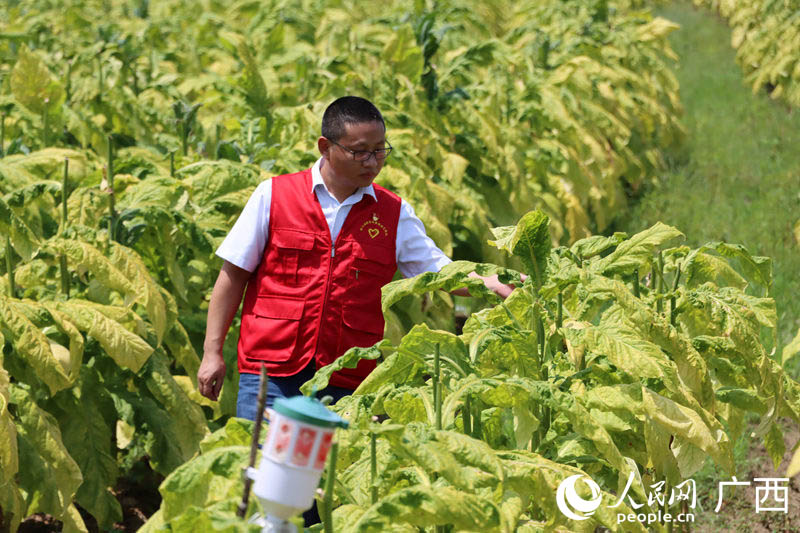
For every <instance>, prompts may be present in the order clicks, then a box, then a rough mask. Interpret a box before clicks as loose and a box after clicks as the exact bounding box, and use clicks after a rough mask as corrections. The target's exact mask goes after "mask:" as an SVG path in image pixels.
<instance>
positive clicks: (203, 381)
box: [197, 353, 225, 401]
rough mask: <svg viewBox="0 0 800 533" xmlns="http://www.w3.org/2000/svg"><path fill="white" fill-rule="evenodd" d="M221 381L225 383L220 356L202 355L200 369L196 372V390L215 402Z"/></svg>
mask: <svg viewBox="0 0 800 533" xmlns="http://www.w3.org/2000/svg"><path fill="white" fill-rule="evenodd" d="M223 381H225V360H224V359H223V358H222V354H214V355H212V354H209V353H206V354H204V355H203V361H202V362H201V363H200V369H199V370H198V371H197V388H198V389H199V390H200V394H202V395H203V396H205V397H206V398H208V399H209V400H214V401H217V398H219V391H220V389H222V382H223Z"/></svg>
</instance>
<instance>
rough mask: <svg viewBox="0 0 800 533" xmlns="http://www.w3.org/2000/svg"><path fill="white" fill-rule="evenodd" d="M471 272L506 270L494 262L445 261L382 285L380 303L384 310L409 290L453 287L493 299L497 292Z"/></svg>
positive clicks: (419, 290)
mask: <svg viewBox="0 0 800 533" xmlns="http://www.w3.org/2000/svg"><path fill="white" fill-rule="evenodd" d="M471 272H476V273H478V274H480V275H482V276H490V275H492V274H503V273H505V274H507V273H508V271H507V270H506V269H503V268H500V267H496V266H494V265H484V264H480V263H471V262H469V261H453V262H452V263H450V264H448V265H445V266H444V267H443V268H442V269H441V270H440V271H439V272H425V273H423V274H420V275H418V276H415V277H413V278H408V279H402V280H397V281H393V282H391V283H389V284H387V285H384V286H383V289H382V290H381V292H382V296H381V306H382V307H383V310H384V311H386V310H387V309H389V308H390V307H391V306H392V305H394V304H395V303H397V302H398V301H400V300H401V299H402V298H404V297H406V296H409V295H411V294H417V295H418V294H425V293H426V292H431V291H435V290H443V291H453V290H456V289H460V288H461V287H467V288H468V289H469V291H470V294H472V295H473V296H483V297H485V298H487V299H489V301H491V302H496V301H497V296H495V294H494V293H493V292H491V291H490V290H489V289H487V288H486V285H484V283H483V282H482V281H481V280H479V279H477V278H471V277H469V274H470V273H471Z"/></svg>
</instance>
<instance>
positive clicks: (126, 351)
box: [44, 300, 153, 372]
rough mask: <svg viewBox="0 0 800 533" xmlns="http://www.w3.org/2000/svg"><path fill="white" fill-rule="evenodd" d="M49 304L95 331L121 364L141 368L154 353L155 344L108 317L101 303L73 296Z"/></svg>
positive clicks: (83, 329) (89, 332)
mask: <svg viewBox="0 0 800 533" xmlns="http://www.w3.org/2000/svg"><path fill="white" fill-rule="evenodd" d="M44 305H45V307H47V308H51V307H52V308H55V310H56V311H60V312H61V313H63V314H65V315H66V316H68V317H69V318H70V319H71V320H72V321H73V322H74V323H75V325H76V326H77V327H78V329H80V330H81V331H84V332H86V333H87V334H88V335H91V336H92V337H94V338H95V339H97V342H99V343H100V346H102V347H103V350H104V351H105V352H106V353H107V354H108V355H109V356H110V357H111V358H112V359H114V361H116V363H117V364H118V365H119V366H122V367H126V368H130V369H131V370H133V371H134V372H138V371H139V369H140V368H141V367H142V365H143V364H144V363H145V362H146V361H147V359H148V358H149V357H150V354H152V353H153V347H152V346H150V345H149V344H147V343H146V342H145V341H144V340H143V339H142V338H141V337H139V336H138V335H136V334H135V333H132V332H131V331H128V330H127V329H125V328H124V327H123V326H122V325H121V324H120V323H119V322H117V321H115V320H112V319H110V318H108V317H106V316H105V315H104V314H103V313H101V312H100V310H99V307H98V306H97V304H93V303H92V302H83V301H80V300H70V301H68V302H52V303H51V302H48V303H46V304H44Z"/></svg>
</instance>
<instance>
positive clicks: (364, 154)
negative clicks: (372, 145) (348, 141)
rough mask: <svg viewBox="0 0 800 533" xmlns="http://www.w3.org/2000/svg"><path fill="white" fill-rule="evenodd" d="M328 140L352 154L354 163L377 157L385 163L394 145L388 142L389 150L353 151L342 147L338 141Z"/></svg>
mask: <svg viewBox="0 0 800 533" xmlns="http://www.w3.org/2000/svg"><path fill="white" fill-rule="evenodd" d="M328 140H329V141H331V142H332V143H333V144H335V145H336V146H338V147H339V148H341V149H342V150H346V151H348V152H350V154H351V155H352V156H353V161H361V162H365V161H369V158H370V157H372V156H375V160H376V161H383V160H384V159H386V158H387V157H388V156H389V154H391V153H392V145H391V144H389V141H386V144H388V145H389V146H388V147H387V148H379V149H377V150H351V149H350V148H348V147H346V146H342V145H341V144H339V143H337V142H336V141H333V140H331V139H328Z"/></svg>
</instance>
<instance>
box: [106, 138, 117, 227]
mask: <svg viewBox="0 0 800 533" xmlns="http://www.w3.org/2000/svg"><path fill="white" fill-rule="evenodd" d="M108 215H109V217H108V242H111V241H113V240H114V226H115V223H116V218H117V217H116V214H115V213H114V141H113V138H112V137H111V136H110V135H109V136H108Z"/></svg>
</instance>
